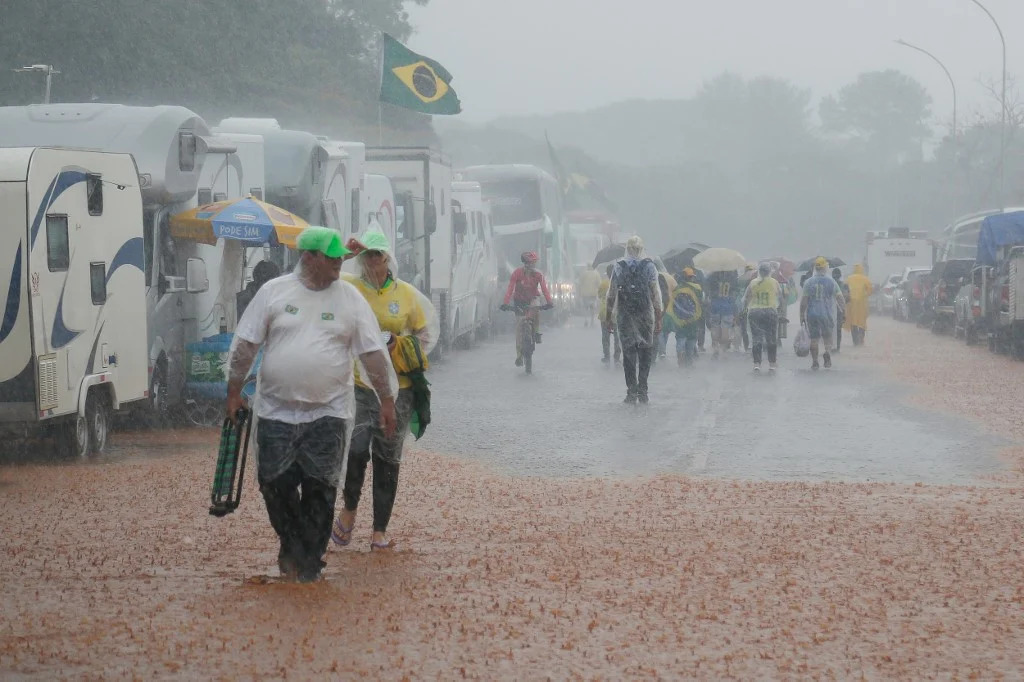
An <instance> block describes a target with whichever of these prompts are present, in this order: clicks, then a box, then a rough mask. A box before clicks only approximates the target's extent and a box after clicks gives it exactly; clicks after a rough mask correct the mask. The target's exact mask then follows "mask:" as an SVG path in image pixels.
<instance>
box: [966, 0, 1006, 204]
mask: <svg viewBox="0 0 1024 682" xmlns="http://www.w3.org/2000/svg"><path fill="white" fill-rule="evenodd" d="M971 2H973V3H974V4H975V5H977V6H978V7H980V8H981V11H982V12H984V13H985V14H987V15H988V18H989V19H991V20H992V24H993V25H995V27H996V31H997V32H998V33H999V42H1001V43H1002V44H1003V90H1002V93H1001V94H1000V96H999V100H1000V101H999V108H1000V109H1001V110H1002V117H1001V119H1000V123H999V208H1000V209H1002V208H1005V201H1004V199H1003V187H1004V179H1005V177H1006V38H1004V37H1003V29H1001V28H999V22H998V21H996V18H995V17H994V16H992V13H991V12H989V11H988V8H986V7H985V5H983V4H981V3H980V2H978V0H971Z"/></svg>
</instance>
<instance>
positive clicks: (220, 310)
mask: <svg viewBox="0 0 1024 682" xmlns="http://www.w3.org/2000/svg"><path fill="white" fill-rule="evenodd" d="M213 133H214V135H215V137H214V138H212V139H210V140H208V141H207V150H206V158H205V161H204V162H203V167H202V171H201V172H200V175H199V187H198V191H197V202H198V204H199V205H200V206H203V205H205V204H209V203H212V202H215V201H224V200H227V199H241V198H244V197H248V196H253V197H255V198H257V199H263V195H264V187H265V184H266V180H265V176H264V166H263V137H262V136H260V135H250V134H245V133H223V132H219V131H218V130H217V129H216V128H214V129H213ZM218 241H219V243H218V244H216V245H213V246H210V245H207V244H198V245H197V246H196V249H197V253H198V255H199V256H200V257H202V258H203V259H204V260H205V261H206V264H207V274H208V276H209V278H210V289H209V291H207V292H205V293H203V294H199V295H198V296H197V297H196V320H197V327H198V334H199V337H200V338H205V337H207V336H211V335H213V334H217V333H218V332H219V331H220V330H221V329H224V330H225V331H231V330H234V328H235V324H237V321H238V315H237V311H236V309H235V301H236V296H237V294H238V292H239V291H241V290H242V288H243V287H244V286H245V283H246V280H247V279H251V273H252V266H253V264H252V263H249V262H247V261H248V260H249V256H250V254H252V253H261V251H260V250H254V249H252V248H245V247H244V245H243V244H242V243H241V242H238V241H234V240H230V239H220V240H218Z"/></svg>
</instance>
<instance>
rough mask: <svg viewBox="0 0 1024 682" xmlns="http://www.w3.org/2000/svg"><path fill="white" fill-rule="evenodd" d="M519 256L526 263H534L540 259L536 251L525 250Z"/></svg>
mask: <svg viewBox="0 0 1024 682" xmlns="http://www.w3.org/2000/svg"><path fill="white" fill-rule="evenodd" d="M519 258H520V260H522V261H523V264H524V265H533V264H535V263H536V262H537V261H538V260H540V258H538V257H537V252H536V251H523V255H521V256H520V257H519Z"/></svg>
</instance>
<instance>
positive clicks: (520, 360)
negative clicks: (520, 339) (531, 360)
mask: <svg viewBox="0 0 1024 682" xmlns="http://www.w3.org/2000/svg"><path fill="white" fill-rule="evenodd" d="M522 366H523V356H522V355H517V356H516V367H522Z"/></svg>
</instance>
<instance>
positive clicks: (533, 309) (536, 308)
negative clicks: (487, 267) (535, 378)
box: [501, 303, 554, 374]
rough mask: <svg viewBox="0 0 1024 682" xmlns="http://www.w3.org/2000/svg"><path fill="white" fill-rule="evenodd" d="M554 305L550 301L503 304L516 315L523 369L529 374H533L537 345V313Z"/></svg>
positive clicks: (504, 307) (503, 308)
mask: <svg viewBox="0 0 1024 682" xmlns="http://www.w3.org/2000/svg"><path fill="white" fill-rule="evenodd" d="M553 307H554V306H552V305H551V304H550V303H547V304H545V305H542V306H540V305H530V304H528V303H513V304H512V305H503V306H501V309H502V310H504V311H507V312H514V313H515V315H516V341H517V345H518V346H519V351H520V354H521V357H522V358H523V369H524V370H525V371H526V373H527V374H533V351H534V350H535V349H536V347H537V341H536V333H537V315H539V314H540V311H541V310H551V308H553Z"/></svg>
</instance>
